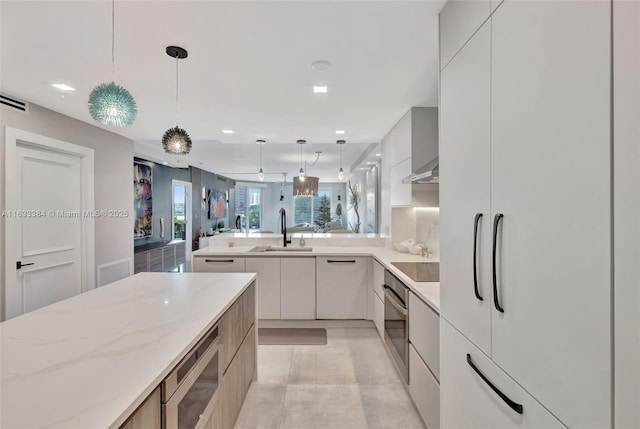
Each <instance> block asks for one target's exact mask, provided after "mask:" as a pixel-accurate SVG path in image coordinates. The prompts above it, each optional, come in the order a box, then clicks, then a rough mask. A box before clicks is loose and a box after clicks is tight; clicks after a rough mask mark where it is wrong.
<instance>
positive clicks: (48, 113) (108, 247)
mask: <svg viewBox="0 0 640 429" xmlns="http://www.w3.org/2000/svg"><path fill="white" fill-rule="evenodd" d="M0 127H1V132H0V142H1V143H2V151H1V153H0V165H1V166H2V174H0V189H2V198H0V210H4V209H5V207H4V192H5V191H4V189H5V188H4V187H5V183H4V148H5V141H4V136H5V132H4V130H5V127H12V128H18V129H21V130H24V131H29V132H32V133H36V134H40V135H43V136H46V137H51V138H55V139H58V140H63V141H66V142H69V143H73V144H77V145H80V146H86V147H90V148H92V149H93V150H94V151H95V152H94V155H95V159H94V161H95V170H94V172H95V209H96V210H128V211H129V213H130V217H129V218H120V219H117V218H114V219H108V218H98V219H96V220H95V239H96V245H95V247H96V249H95V252H96V253H95V256H96V258H95V263H96V267H98V266H99V265H102V264H105V263H108V262H113V261H117V260H120V259H124V258H133V217H132V216H133V142H132V141H131V140H129V139H128V138H125V137H122V136H119V135H117V134H114V133H112V132H109V131H105V130H103V129H101V128H98V127H95V126H93V125H89V124H87V123H84V122H81V121H78V120H76V119H73V118H70V117H68V116H65V115H62V114H60V113H57V112H54V111H52V110H49V109H45V108H44V107H40V106H38V105H35V104H31V105H30V108H29V114H28V115H25V114H23V113H18V112H15V111H12V110H9V109H7V108H4V107H0ZM4 241H5V237H4V222H0V242H1V243H2V248H1V249H2V250H0V279H2V280H1V281H2V290H1V294H0V296H1V297H2V301H1V302H0V308H1V309H2V317H1V320H4V288H5V278H4V269H5V267H4Z"/></svg>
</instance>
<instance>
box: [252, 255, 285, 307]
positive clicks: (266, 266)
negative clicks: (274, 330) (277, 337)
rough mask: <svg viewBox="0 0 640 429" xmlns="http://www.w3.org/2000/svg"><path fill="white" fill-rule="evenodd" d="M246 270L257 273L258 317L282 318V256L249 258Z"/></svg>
mask: <svg viewBox="0 0 640 429" xmlns="http://www.w3.org/2000/svg"><path fill="white" fill-rule="evenodd" d="M245 266H246V272H247V273H257V274H258V281H257V286H258V289H257V291H256V293H257V300H258V319H279V318H280V258H269V257H265V258H263V257H260V258H247V261H246V264H245Z"/></svg>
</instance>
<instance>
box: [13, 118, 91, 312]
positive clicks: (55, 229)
mask: <svg viewBox="0 0 640 429" xmlns="http://www.w3.org/2000/svg"><path fill="white" fill-rule="evenodd" d="M14 131H17V130H12V131H9V130H7V139H6V142H7V159H6V167H7V169H6V179H7V180H6V193H5V195H6V201H5V210H6V211H5V213H4V215H5V216H4V217H5V231H6V238H5V239H6V243H5V249H6V260H5V272H6V291H5V292H6V295H5V297H6V301H5V302H6V317H7V318H11V317H15V316H18V315H20V314H23V313H26V312H29V311H32V310H35V309H37V308H40V307H43V306H45V305H49V304H52V303H54V302H57V301H60V300H62V299H66V298H69V297H71V296H73V295H76V294H78V293H80V292H82V291H83V290H86V289H88V288H89V287H92V286H93V283H92V282H91V281H86V279H87V277H90V278H91V280H93V279H94V276H93V267H92V264H90V263H89V261H88V258H87V257H86V254H87V251H86V250H87V249H86V245H87V243H88V240H87V238H88V237H87V236H88V235H90V236H91V238H92V237H93V216H94V215H95V213H94V212H92V211H91V210H88V209H87V207H89V205H88V204H87V199H88V192H87V188H88V187H89V186H90V187H91V189H93V179H92V178H91V180H87V178H86V174H87V173H88V172H87V171H86V167H88V166H87V165H86V164H84V161H83V158H84V156H83V155H82V154H73V153H69V152H61V151H58V150H55V149H56V148H55V147H48V146H46V143H47V142H48V140H50V141H52V142H57V141H54V140H52V139H47V138H44V137H43V138H42V139H43V140H39V136H36V135H30V134H28V133H24V134H25V135H26V136H27V139H24V140H23V139H21V138H20V132H18V133H17V134H16V133H14ZM30 137H33V138H30ZM61 143H63V142H61ZM67 145H68V144H67ZM69 146H74V145H69ZM87 150H90V151H91V153H92V152H93V151H92V150H91V149H86V148H83V151H84V152H86V151H87ZM9 157H10V158H9ZM90 167H91V168H90V170H91V177H93V158H92V157H91V165H90ZM90 206H91V208H92V207H93V202H92V198H91V204H90ZM89 224H90V225H89ZM89 253H91V254H92V253H93V248H91V249H90V251H89ZM89 265H91V272H90V275H89V272H88V269H89Z"/></svg>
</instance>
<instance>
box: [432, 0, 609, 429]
mask: <svg viewBox="0 0 640 429" xmlns="http://www.w3.org/2000/svg"><path fill="white" fill-rule="evenodd" d="M489 13H491V12H490V10H489V11H488V12H487V14H489ZM450 20H451V19H449V21H450ZM442 22H443V20H442V19H441V23H442ZM442 31H446V30H445V29H444V28H443V29H442ZM610 32H611V27H610V3H609V2H605V1H590V2H586V1H585V2H559V1H550V2H541V1H527V2H518V1H509V0H507V1H505V2H504V3H502V4H501V5H500V6H499V7H497V8H496V9H495V11H494V12H493V15H491V16H490V17H488V19H487V20H486V21H484V23H483V24H482V25H481V26H480V28H479V29H478V31H477V32H475V34H474V35H473V36H472V37H471V38H470V39H469V40H468V41H466V44H465V45H464V46H461V49H460V50H459V51H457V54H456V55H455V56H454V57H453V58H452V59H451V61H450V62H448V63H447V64H446V66H445V64H443V66H445V67H444V69H443V70H442V72H441V123H440V133H441V141H440V165H441V180H440V203H441V211H440V214H441V268H440V269H441V271H440V276H441V285H442V288H441V316H442V318H443V319H444V322H443V328H442V332H441V335H442V359H441V360H442V362H443V366H442V370H441V391H442V417H441V418H442V427H443V428H456V427H496V428H497V427H536V425H539V424H541V422H547V421H548V422H556V420H557V421H559V422H561V423H562V424H564V425H566V426H568V427H579V428H606V427H611V421H612V416H611V334H610V332H611V322H610V321H611V298H610V297H611V264H610V260H611V249H610V248H611V215H610V214H611V204H610V201H611V192H610V187H611V180H610V177H611V167H610V160H611V138H610V129H611V124H610V100H611V93H610V66H611V64H610V55H611V52H610V43H611V37H610ZM450 39H451V38H450ZM453 39H455V38H453ZM449 51H455V49H453V48H449ZM467 355H469V357H467ZM481 374H482V375H481ZM491 386H493V387H491ZM493 388H495V389H496V390H493ZM461 391H464V395H463V394H460V392H461ZM498 391H500V392H501V393H502V394H504V395H505V398H507V399H508V400H507V399H505V398H501V397H500V395H499V394H498V393H497V392H498ZM509 394H510V395H511V398H509ZM485 395H486V396H488V397H489V398H490V399H487V398H485V397H484V396H485ZM472 396H478V397H477V398H473V397H472ZM514 398H515V399H514ZM518 398H519V399H518ZM509 400H510V401H514V403H516V404H520V405H522V406H523V409H522V410H519V407H518V406H514V405H513V404H509ZM518 401H520V402H518ZM532 401H533V402H532ZM471 402H474V404H476V405H477V404H493V405H492V406H491V407H490V408H487V410H490V411H487V410H485V411H486V412H485V411H483V416H482V419H478V420H474V419H473V417H471V418H470V420H469V421H466V420H464V419H465V418H466V417H464V416H463V415H462V414H463V411H461V410H464V409H465V408H466V407H467V406H468V404H469V403H471ZM496 404H497V405H496ZM461 413H462V414H461ZM485 414H486V415H485ZM547 414H548V415H547ZM472 415H473V414H472ZM533 417H535V418H533ZM536 422H538V423H536ZM482 425H485V426H482ZM487 425H488V426H487ZM548 425H549V426H548V427H553V426H556V424H555V423H553V424H552V423H548Z"/></svg>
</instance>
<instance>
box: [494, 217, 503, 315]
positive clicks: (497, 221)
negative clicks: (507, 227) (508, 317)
mask: <svg viewBox="0 0 640 429" xmlns="http://www.w3.org/2000/svg"><path fill="white" fill-rule="evenodd" d="M503 217H504V215H503V214H502V213H498V214H496V215H495V217H494V218H493V258H492V259H493V261H492V262H493V264H492V265H493V305H494V306H495V307H496V310H498V311H499V312H500V313H504V308H502V306H500V299H499V297H498V269H497V260H496V259H497V254H496V253H497V247H498V226H499V224H500V221H501V220H502V218H503Z"/></svg>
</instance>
